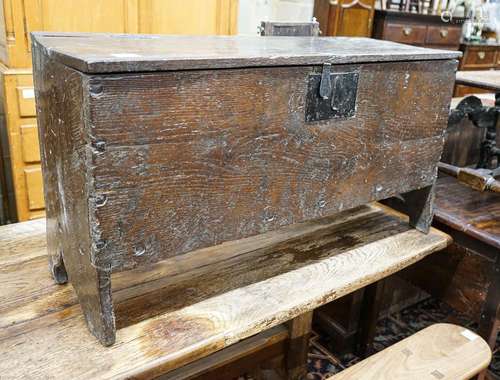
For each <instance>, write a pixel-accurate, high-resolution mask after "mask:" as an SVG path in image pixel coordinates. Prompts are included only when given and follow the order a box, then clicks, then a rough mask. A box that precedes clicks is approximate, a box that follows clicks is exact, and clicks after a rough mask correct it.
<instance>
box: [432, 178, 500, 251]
mask: <svg viewBox="0 0 500 380" xmlns="http://www.w3.org/2000/svg"><path fill="white" fill-rule="evenodd" d="M458 205H460V207H457V206H458ZM435 218H436V221H438V222H440V223H443V224H444V225H446V226H449V227H451V228H454V229H456V230H457V231H462V232H464V233H465V234H467V235H468V236H470V237H473V238H474V239H478V240H479V241H481V242H483V243H486V244H488V245H490V246H492V247H495V248H497V249H500V194H497V193H493V192H485V193H481V192H478V191H476V190H474V189H471V188H469V187H468V186H466V185H463V184H461V183H459V182H458V181H457V180H456V179H455V178H453V177H450V176H447V175H446V176H443V177H442V178H439V179H438V181H437V185H436V213H435Z"/></svg>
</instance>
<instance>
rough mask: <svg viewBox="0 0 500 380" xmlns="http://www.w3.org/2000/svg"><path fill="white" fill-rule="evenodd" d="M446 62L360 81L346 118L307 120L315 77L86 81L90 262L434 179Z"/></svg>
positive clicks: (408, 66) (362, 75)
mask: <svg viewBox="0 0 500 380" xmlns="http://www.w3.org/2000/svg"><path fill="white" fill-rule="evenodd" d="M454 65H455V62H454V61H433V62H402V63H401V62H400V63H382V64H378V63H374V64H362V65H338V66H335V65H334V66H332V68H331V71H332V73H357V74H358V83H357V91H356V100H355V109H354V112H353V116H351V117H344V118H342V117H340V118H339V117H336V118H330V119H327V120H320V121H314V122H306V111H307V110H306V102H307V96H308V82H309V80H310V78H311V75H317V74H320V73H321V70H322V68H321V67H311V66H296V67H261V68H245V69H219V70H203V71H176V72H159V73H145V74H140V73H139V74H113V75H108V76H89V77H87V80H88V88H89V93H88V99H87V100H88V110H87V116H86V118H87V129H88V134H89V136H90V138H91V143H90V145H89V156H90V157H91V165H90V168H89V175H90V177H91V178H92V184H93V188H92V193H91V194H90V195H91V199H90V206H91V207H90V210H89V213H90V214H91V218H92V219H93V220H95V221H96V222H97V223H96V224H95V225H96V226H97V227H95V228H94V229H93V231H92V233H93V234H95V235H96V236H97V235H98V236H99V239H101V241H102V244H101V248H102V249H101V251H100V252H99V255H97V258H98V261H99V262H101V263H111V265H112V267H113V268H121V269H123V268H128V267H133V266H135V265H137V264H140V263H141V262H151V261H156V260H159V259H161V258H164V257H168V256H174V255H178V254H182V253H185V252H188V251H191V250H193V249H196V248H201V247H206V246H212V245H215V244H218V243H221V242H223V241H228V240H234V239H238V238H242V237H246V236H251V235H254V234H258V233H262V232H265V231H268V230H272V229H275V228H278V227H280V226H283V225H287V224H292V223H297V222H300V221H304V220H308V219H312V218H316V217H319V216H323V215H327V214H331V213H334V212H337V211H339V210H342V209H346V208H351V207H355V206H357V205H361V204H363V203H367V202H369V201H372V200H376V199H382V198H386V197H388V196H391V195H393V194H396V193H399V192H405V191H409V190H411V189H416V188H420V187H423V186H426V185H429V184H431V183H432V182H433V180H434V177H435V174H436V170H435V168H436V163H437V161H438V160H439V157H440V155H441V150H442V142H443V140H442V137H443V130H444V127H445V125H446V119H447V114H448V108H449V98H450V96H449V95H450V94H451V91H452V87H453V78H452V76H453V74H454V70H453V66H454Z"/></svg>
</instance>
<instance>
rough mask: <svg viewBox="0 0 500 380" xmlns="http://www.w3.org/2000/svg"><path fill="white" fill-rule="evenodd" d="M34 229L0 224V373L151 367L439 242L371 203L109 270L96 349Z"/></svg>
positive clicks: (85, 373)
mask: <svg viewBox="0 0 500 380" xmlns="http://www.w3.org/2000/svg"><path fill="white" fill-rule="evenodd" d="M17 231H19V233H18V232H17ZM44 236H45V230H44V225H43V222H42V221H34V222H26V223H25V224H19V225H14V226H6V227H1V228H0V237H2V240H1V244H0V276H1V279H2V303H1V304H0V373H1V374H2V378H7V379H10V378H64V379H67V378H69V377H70V378H72V379H95V378H100V379H110V378H126V377H128V378H130V377H134V376H135V377H136V378H153V377H155V376H157V375H159V374H163V373H165V372H168V371H170V370H173V369H175V368H178V367H180V366H182V365H183V364H187V363H190V362H193V361H194V360H196V359H199V358H202V357H205V356H207V355H209V354H211V353H213V352H215V351H218V350H220V349H222V348H224V347H227V346H229V345H231V344H232V343H235V342H238V341H240V340H241V339H244V338H246V337H249V336H252V335H254V334H256V333H258V332H260V331H263V330H266V329H268V328H271V327H273V326H276V325H278V324H280V323H282V322H285V321H288V320H290V319H292V318H294V317H296V316H298V315H300V314H304V313H306V312H308V311H310V310H312V309H313V308H315V307H317V306H319V305H322V304H324V303H326V302H329V301H331V300H333V299H336V298H338V297H341V296H342V295H344V294H347V293H350V292H352V291H354V290H356V289H359V288H360V287H362V286H365V285H367V284H369V283H371V282H374V281H377V280H378V279H380V278H382V277H385V276H387V275H389V274H391V273H394V272H396V271H398V270H400V269H401V268H404V267H406V266H408V265H410V264H412V263H414V262H416V261H418V260H420V259H421V258H423V257H425V256H426V255H428V254H430V253H431V252H434V251H436V250H439V249H442V248H444V247H445V246H446V245H447V244H448V243H449V242H450V240H449V237H448V236H447V235H445V234H443V233H441V232H438V231H437V230H431V232H430V233H429V234H428V235H425V234H422V233H420V232H418V231H416V230H414V229H410V227H409V226H408V224H407V221H406V220H405V219H404V218H402V217H401V216H399V215H398V214H395V213H390V212H389V211H387V210H386V209H385V208H381V206H377V205H371V206H363V207H360V208H357V209H354V210H350V211H345V212H343V213H342V214H340V215H338V216H337V217H336V218H323V219H319V220H316V221H311V222H307V223H303V224H299V225H294V226H289V227H286V228H284V229H281V230H279V231H275V232H270V233H267V234H263V235H260V236H257V237H253V238H248V239H244V240H240V241H236V242H229V243H225V244H222V245H220V246H217V247H212V248H207V249H203V250H200V251H197V252H192V253H189V254H186V255H182V256H178V257H173V258H170V259H168V260H165V261H162V262H160V263H157V264H156V265H152V266H150V267H148V268H139V269H135V270H132V271H127V272H120V273H116V274H115V275H114V276H113V290H114V294H113V296H114V298H115V301H116V303H117V310H116V315H117V326H118V328H119V330H118V332H117V341H116V344H115V345H114V346H112V347H109V348H105V347H103V346H101V345H100V344H99V343H98V342H97V341H96V340H95V339H94V338H93V337H92V336H91V335H90V334H89V333H88V332H87V330H86V327H85V322H84V318H83V316H82V313H81V309H80V307H79V305H78V303H77V300H76V297H75V295H74V292H73V290H72V289H71V287H70V286H69V285H56V284H54V282H53V280H52V279H51V278H50V276H49V273H48V272H47V271H46V265H47V264H46V252H47V251H46V245H45V243H44V242H43V237H44ZM13 247H15V248H13ZM24 247H26V248H27V249H28V252H31V253H30V254H29V255H27V256H26V257H23V256H21V255H18V257H17V259H16V260H14V259H13V258H12V256H11V251H12V250H13V249H14V252H22V251H23V250H24Z"/></svg>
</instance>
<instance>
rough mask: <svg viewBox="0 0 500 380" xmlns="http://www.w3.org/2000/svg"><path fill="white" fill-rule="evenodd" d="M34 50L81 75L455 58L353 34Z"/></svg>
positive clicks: (106, 37)
mask: <svg viewBox="0 0 500 380" xmlns="http://www.w3.org/2000/svg"><path fill="white" fill-rule="evenodd" d="M32 37H33V38H32V40H33V45H34V48H36V47H41V48H42V49H44V50H45V52H46V53H47V54H48V55H49V56H50V57H51V58H53V59H56V60H58V61H60V62H61V63H63V64H65V65H67V66H70V67H72V68H74V69H77V70H79V71H82V72H85V73H96V74H97V73H113V72H136V71H137V72H143V71H164V70H191V69H219V68H235V67H259V66H297V65H322V64H324V63H332V64H346V63H365V62H388V61H392V62H394V61H417V60H418V61H422V60H436V59H455V58H458V57H460V55H461V53H460V52H457V51H446V50H435V49H426V48H420V47H415V46H409V45H403V44H398V43H394V42H390V41H382V40H374V39H370V38H355V37H259V36H255V37H249V36H168V35H131V34H129V35H126V34H97V33H85V34H82V33H79V34H68V33H48V32H35V33H33V34H32Z"/></svg>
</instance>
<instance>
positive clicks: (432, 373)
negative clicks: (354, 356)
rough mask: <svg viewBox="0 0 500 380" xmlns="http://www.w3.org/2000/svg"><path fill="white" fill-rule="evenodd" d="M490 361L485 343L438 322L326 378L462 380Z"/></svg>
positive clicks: (457, 328)
mask: <svg viewBox="0 0 500 380" xmlns="http://www.w3.org/2000/svg"><path fill="white" fill-rule="evenodd" d="M490 360H491V350H490V347H489V346H488V344H487V343H486V342H485V341H484V340H483V339H482V338H481V337H480V336H479V335H476V334H475V333H473V332H471V331H469V330H467V329H465V328H463V327H461V326H456V325H452V324H447V323H439V324H435V325H432V326H430V327H427V328H426V329H423V330H422V331H419V332H418V333H416V334H414V335H412V336H410V337H408V338H406V339H404V340H402V341H401V342H398V343H396V344H394V345H393V346H391V347H388V348H386V349H385V350H383V351H380V352H379V353H377V354H375V355H372V356H370V357H369V358H367V359H365V360H363V361H361V362H359V363H358V364H356V365H354V366H352V367H349V368H348V369H346V370H344V371H342V372H340V373H339V374H337V375H335V376H332V377H330V378H329V380H344V379H356V380H374V379H377V380H384V379H391V380H398V379H401V380H411V379H415V380H417V379H418V380H426V379H429V380H436V379H437V380H462V379H463V380H465V379H470V378H471V377H473V376H475V375H477V374H478V373H479V372H481V371H482V370H484V369H485V368H486V367H487V366H488V364H489V363H490Z"/></svg>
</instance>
